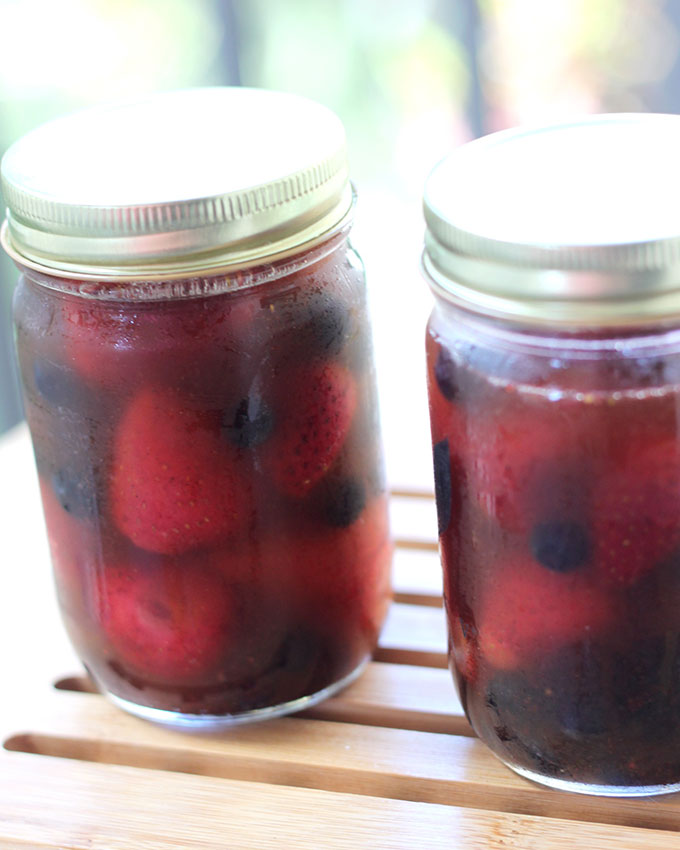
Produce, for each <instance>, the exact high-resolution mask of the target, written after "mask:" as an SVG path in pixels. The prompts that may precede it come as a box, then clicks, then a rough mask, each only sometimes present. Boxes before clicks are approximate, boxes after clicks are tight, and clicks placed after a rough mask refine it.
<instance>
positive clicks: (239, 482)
mask: <svg viewBox="0 0 680 850" xmlns="http://www.w3.org/2000/svg"><path fill="white" fill-rule="evenodd" d="M250 492H251V490H250V484H249V478H248V475H247V474H246V472H245V471H244V470H243V469H242V467H241V464H240V462H239V455H238V448H236V447H235V446H233V445H232V444H231V443H230V442H229V441H228V440H225V439H223V437H222V434H221V423H220V417H219V413H216V412H213V411H196V410H192V409H189V408H187V407H186V406H185V404H184V403H183V402H182V400H181V399H180V398H179V397H178V395H177V394H175V393H174V392H171V391H169V390H155V389H144V390H142V391H140V392H139V393H138V394H137V395H136V396H135V397H134V398H133V399H132V401H131V403H130V405H129V407H128V409H127V410H126V411H125V413H124V414H123V417H122V419H121V421H120V423H119V426H118V431H117V434H116V437H115V441H114V457H113V465H112V470H111V493H110V497H111V512H112V514H113V517H114V519H115V521H116V523H117V525H118V527H119V529H120V530H121V531H122V532H123V533H124V534H125V535H127V537H129V538H130V540H132V542H133V543H135V545H137V546H139V547H140V548H142V549H147V550H149V551H152V552H160V553H164V554H179V553H181V552H185V551H187V550H189V549H193V548H196V547H201V546H208V545H211V544H214V543H217V542H219V541H221V540H224V539H225V538H227V537H229V536H230V535H233V534H234V533H235V532H236V531H238V530H239V529H240V528H242V527H243V526H244V524H245V523H246V521H247V519H248V517H249V515H250V512H251V496H250Z"/></svg>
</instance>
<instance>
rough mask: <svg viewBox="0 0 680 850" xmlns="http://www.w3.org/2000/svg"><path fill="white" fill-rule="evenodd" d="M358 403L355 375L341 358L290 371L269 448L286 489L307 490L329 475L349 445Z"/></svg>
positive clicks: (273, 470) (271, 464) (268, 460)
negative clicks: (343, 450) (346, 444)
mask: <svg viewBox="0 0 680 850" xmlns="http://www.w3.org/2000/svg"><path fill="white" fill-rule="evenodd" d="M356 406H357V387H356V382H355V380H354V377H353V375H352V373H351V372H350V371H349V370H348V369H346V368H345V367H344V366H341V365H340V364H338V363H333V362H327V363H321V364H315V365H311V366H304V367H300V368H298V369H295V370H293V371H292V372H291V373H289V375H288V377H287V379H286V380H285V382H283V386H282V387H281V388H280V390H279V399H278V404H277V410H276V420H277V427H276V431H275V433H274V435H273V436H272V439H271V440H270V441H269V442H268V443H267V447H266V451H265V464H266V467H267V469H268V471H269V473H270V475H271V477H272V478H273V480H274V482H275V484H276V486H277V488H278V489H279V490H280V491H281V492H283V493H285V494H286V495H289V496H293V497H301V496H305V495H306V494H307V493H308V492H309V491H310V490H311V489H312V488H313V487H314V485H315V484H317V483H318V482H319V481H320V480H321V479H322V478H323V477H324V475H325V474H326V473H327V472H328V470H329V469H330V468H331V466H332V465H333V462H334V460H335V459H336V457H337V456H338V454H339V452H340V450H341V449H342V447H343V445H344V442H345V439H346V437H347V434H348V432H349V429H350V426H351V424H352V419H353V418H354V412H355V410H356Z"/></svg>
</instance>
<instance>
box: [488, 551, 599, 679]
mask: <svg viewBox="0 0 680 850" xmlns="http://www.w3.org/2000/svg"><path fill="white" fill-rule="evenodd" d="M615 604H616V603H615V600H614V599H613V598H612V597H611V594H608V593H606V591H604V590H602V589H600V588H598V587H597V585H596V584H595V583H593V582H591V581H590V580H589V576H588V573H587V571H586V572H584V571H577V572H567V573H560V572H555V571H553V570H549V569H546V568H545V567H544V566H541V565H540V564H538V563H537V562H536V561H534V560H533V559H531V558H517V559H516V560H512V561H510V562H508V563H507V564H504V565H503V566H502V567H501V568H500V569H499V570H498V572H497V573H496V575H495V577H494V581H493V582H489V584H488V585H487V588H486V592H485V594H484V597H483V599H482V604H481V606H480V613H479V616H478V618H477V625H478V629H479V638H478V639H479V648H480V651H481V653H482V656H483V657H484V659H485V660H486V661H487V662H488V663H489V664H491V665H492V666H493V667H495V668H496V669H502V670H512V669H516V668H518V667H520V666H522V665H523V664H526V663H527V661H531V660H532V659H535V658H537V657H539V656H541V655H544V654H546V653H548V652H550V651H553V650H554V651H556V652H557V651H559V649H560V648H561V647H563V646H565V645H566V644H569V643H573V642H576V641H578V640H581V639H585V638H588V637H593V636H594V635H596V634H597V633H599V632H601V631H602V630H603V629H606V628H607V627H608V626H610V625H611V624H612V623H613V622H615V611H614V606H615Z"/></svg>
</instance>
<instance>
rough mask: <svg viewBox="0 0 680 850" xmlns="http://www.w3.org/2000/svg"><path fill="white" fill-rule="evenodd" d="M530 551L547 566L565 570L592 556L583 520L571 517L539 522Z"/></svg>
mask: <svg viewBox="0 0 680 850" xmlns="http://www.w3.org/2000/svg"><path fill="white" fill-rule="evenodd" d="M530 545H531V552H532V554H533V556H534V558H536V560H537V561H538V563H539V564H542V565H543V566H544V567H547V568H548V569H549V570H554V571H555V572H557V573H566V572H569V571H570V570H573V569H576V567H579V566H580V565H581V564H583V563H585V561H587V560H588V558H589V557H590V551H591V546H590V538H589V536H588V532H587V531H586V529H585V528H584V527H583V525H581V523H578V522H574V521H571V520H549V521H548V522H539V523H538V524H537V525H535V526H534V528H533V530H532V532H531V539H530Z"/></svg>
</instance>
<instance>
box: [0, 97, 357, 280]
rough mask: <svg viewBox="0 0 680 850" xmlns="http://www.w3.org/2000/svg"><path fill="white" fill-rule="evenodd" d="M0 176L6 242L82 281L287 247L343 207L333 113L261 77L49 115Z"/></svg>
mask: <svg viewBox="0 0 680 850" xmlns="http://www.w3.org/2000/svg"><path fill="white" fill-rule="evenodd" d="M0 177H1V180H2V191H3V193H4V196H5V200H6V202H7V220H6V222H5V225H4V227H3V232H2V242H3V245H4V247H5V249H6V250H7V251H8V253H10V255H11V256H13V257H14V259H16V260H17V261H18V262H20V263H22V264H24V265H28V266H30V267H32V268H37V269H39V270H42V271H45V272H47V273H49V274H53V275H58V276H59V275H60V276H69V277H76V278H84V279H88V278H96V279H98V280H108V279H113V280H134V279H139V278H144V279H159V278H168V277H173V276H175V277H176V276H180V275H182V274H185V275H186V274H194V273H197V272H209V271H214V270H219V269H224V268H232V267H239V266H243V265H248V264H250V263H252V262H254V261H256V260H259V259H263V258H268V259H269V258H273V257H275V256H276V257H279V256H286V255H288V254H291V253H294V252H295V251H296V250H300V248H301V247H302V246H306V245H311V244H314V243H315V242H318V241H321V240H322V239H323V238H325V237H326V236H328V235H329V234H330V233H332V232H334V230H336V229H337V228H338V226H339V225H341V224H342V223H343V222H344V221H345V220H346V219H347V217H348V216H349V215H350V214H351V210H352V206H353V194H352V188H351V185H350V183H349V173H348V167H347V156H346V143H345V132H344V129H343V126H342V124H341V122H340V120H339V119H338V117H337V116H336V115H335V114H334V113H333V112H331V111H330V110H329V109H327V108H326V107H324V106H322V105H320V104H318V103H315V102H313V101H310V100H307V99H306V98H302V97H299V96H297V95H292V94H286V93H282V92H272V91H265V90H262V89H246V88H204V89H187V90H184V91H177V92H167V93H162V94H157V95H153V96H151V97H149V98H147V99H145V100H141V101H138V102H134V103H125V104H119V105H115V106H109V107H97V108H95V109H89V110H86V111H84V112H80V113H77V114H75V115H70V116H67V117H65V118H60V119H57V120H55V121H51V122H49V123H48V124H44V125H43V126H41V127H38V128H37V129H36V130H33V131H32V132H30V133H28V134H27V135H26V136H24V137H23V138H21V139H19V140H18V141H17V142H16V143H15V144H14V145H12V147H10V149H9V150H8V151H7V153H6V154H5V156H4V157H3V160H2V164H1V165H0Z"/></svg>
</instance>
